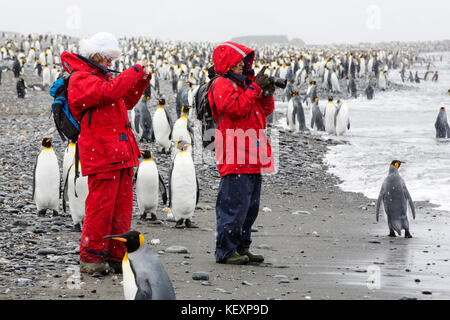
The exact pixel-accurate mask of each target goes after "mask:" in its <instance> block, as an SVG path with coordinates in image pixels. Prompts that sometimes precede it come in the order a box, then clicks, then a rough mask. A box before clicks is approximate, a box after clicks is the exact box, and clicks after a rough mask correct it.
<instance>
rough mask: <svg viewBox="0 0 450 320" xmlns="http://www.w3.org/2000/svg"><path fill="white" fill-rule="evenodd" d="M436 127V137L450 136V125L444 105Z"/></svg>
mask: <svg viewBox="0 0 450 320" xmlns="http://www.w3.org/2000/svg"><path fill="white" fill-rule="evenodd" d="M434 127H435V128H436V138H438V139H445V138H450V128H449V126H448V118H447V112H446V111H445V107H442V108H441V110H440V111H439V114H438V117H437V119H436V122H435V124H434Z"/></svg>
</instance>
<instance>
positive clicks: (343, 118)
mask: <svg viewBox="0 0 450 320" xmlns="http://www.w3.org/2000/svg"><path fill="white" fill-rule="evenodd" d="M347 130H350V110H349V108H348V104H347V103H346V102H345V101H344V102H342V104H340V106H339V108H338V110H337V114H336V135H337V136H343V135H344V134H345V133H346V132H347Z"/></svg>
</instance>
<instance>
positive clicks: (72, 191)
mask: <svg viewBox="0 0 450 320" xmlns="http://www.w3.org/2000/svg"><path fill="white" fill-rule="evenodd" d="M79 168H81V164H80V165H79ZM75 170H76V168H75V163H73V164H72V165H71V166H70V168H69V170H68V172H67V176H66V177H65V182H64V191H63V209H64V212H66V203H67V201H68V202H69V208H70V215H71V216H72V221H73V226H74V227H73V230H74V231H75V232H81V229H82V225H83V220H84V215H85V209H86V206H85V203H86V198H87V196H88V194H89V184H88V177H87V176H86V177H84V176H83V175H82V174H80V177H78V178H77V179H76V180H75Z"/></svg>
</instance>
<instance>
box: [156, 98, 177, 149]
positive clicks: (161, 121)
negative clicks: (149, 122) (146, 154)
mask: <svg viewBox="0 0 450 320" xmlns="http://www.w3.org/2000/svg"><path fill="white" fill-rule="evenodd" d="M165 104H166V100H165V99H159V105H158V107H157V109H156V111H155V113H154V114H153V132H154V136H155V142H156V144H157V145H158V147H159V148H161V150H162V151H164V152H165V153H170V151H171V150H170V146H171V139H172V128H173V122H172V118H171V117H170V114H169V110H167V109H166V108H165Z"/></svg>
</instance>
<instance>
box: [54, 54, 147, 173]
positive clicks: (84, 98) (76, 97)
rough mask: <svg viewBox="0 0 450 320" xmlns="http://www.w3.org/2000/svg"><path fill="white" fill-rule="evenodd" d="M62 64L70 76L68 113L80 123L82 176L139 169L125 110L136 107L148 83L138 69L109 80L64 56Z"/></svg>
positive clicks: (81, 61)
mask: <svg viewBox="0 0 450 320" xmlns="http://www.w3.org/2000/svg"><path fill="white" fill-rule="evenodd" d="M61 62H62V64H63V66H64V69H65V70H66V71H67V72H68V73H69V74H70V73H72V72H74V71H76V72H75V73H74V74H73V75H72V76H71V78H70V81H69V87H68V102H69V108H70V112H71V113H72V115H73V116H74V118H75V119H76V120H78V121H79V120H80V118H81V116H82V114H83V111H85V110H86V109H89V108H92V112H87V113H86V114H85V116H84V117H83V119H82V122H81V133H80V136H79V138H78V148H79V154H80V162H81V171H82V173H83V175H84V176H89V175H93V174H97V173H104V172H110V171H113V170H120V169H124V168H130V167H137V166H138V165H139V160H138V158H139V156H140V154H139V152H140V151H139V147H138V145H137V143H136V139H135V137H134V135H133V133H132V131H131V128H130V126H129V122H130V121H129V119H128V113H127V110H131V109H133V108H134V106H135V105H136V104H137V103H138V101H139V99H140V97H141V96H142V93H143V92H144V90H145V89H146V88H147V87H148V85H149V82H150V80H145V79H143V78H144V71H143V68H142V67H141V66H140V65H135V66H133V67H131V68H129V69H128V70H125V71H124V72H122V73H121V74H120V75H119V76H118V77H116V78H114V79H112V77H111V74H110V73H104V72H102V70H100V69H99V68H96V67H95V66H93V65H91V64H89V63H87V62H86V61H83V60H82V59H80V58H79V57H78V56H77V55H76V54H73V53H72V54H71V53H68V52H63V53H62V55H61Z"/></svg>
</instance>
